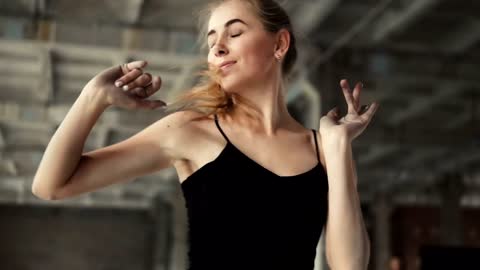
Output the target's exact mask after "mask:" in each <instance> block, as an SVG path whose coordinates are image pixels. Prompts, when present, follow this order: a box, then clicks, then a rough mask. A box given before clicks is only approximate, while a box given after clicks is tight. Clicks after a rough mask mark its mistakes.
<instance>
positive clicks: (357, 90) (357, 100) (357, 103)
mask: <svg viewBox="0 0 480 270" xmlns="http://www.w3.org/2000/svg"><path fill="white" fill-rule="evenodd" d="M362 88H363V83H361V82H358V83H357V84H356V85H355V88H353V93H352V96H353V105H354V109H355V111H356V112H359V110H360V91H361V90H362Z"/></svg>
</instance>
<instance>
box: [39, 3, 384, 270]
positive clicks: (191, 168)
mask: <svg viewBox="0 0 480 270" xmlns="http://www.w3.org/2000/svg"><path fill="white" fill-rule="evenodd" d="M245 5H246V4H245V3H244V2H240V1H227V2H225V3H223V4H222V5H220V6H219V7H218V8H217V9H215V11H214V12H213V13H212V15H211V17H210V21H209V29H210V31H209V33H211V35H209V36H208V43H209V47H210V51H209V54H208V62H209V63H210V64H211V65H215V66H217V67H219V66H221V65H222V63H225V61H233V62H234V64H231V65H229V66H227V67H224V68H223V78H222V87H223V89H224V90H225V91H228V92H235V93H237V94H239V95H242V97H244V98H246V99H248V100H249V101H251V102H252V103H253V104H255V106H256V107H257V108H258V109H259V111H260V119H258V120H255V121H253V120H251V119H249V118H248V117H244V116H242V115H236V116H226V117H222V118H220V125H221V126H222V129H223V130H224V131H225V133H226V134H227V136H228V137H229V139H230V140H231V142H232V143H233V144H234V145H235V146H236V147H237V148H238V149H239V150H240V151H242V152H243V153H244V154H246V155H247V156H248V157H250V158H251V159H252V160H254V161H255V162H257V163H258V164H259V165H260V166H263V167H265V168H266V169H268V170H270V171H271V172H273V173H275V174H277V175H281V176H291V175H296V174H300V173H302V172H305V171H307V170H309V169H311V168H312V167H314V166H315V165H316V163H317V159H316V155H315V144H314V141H313V138H312V133H311V131H310V130H309V129H307V128H305V127H303V126H302V125H301V124H300V123H298V122H296V121H295V120H294V119H293V117H292V116H291V115H290V114H289V113H288V110H287V106H286V103H285V100H284V96H283V88H284V82H283V74H282V70H281V67H282V61H283V59H284V57H285V54H286V53H287V51H288V48H289V42H290V35H289V32H288V31H286V30H285V29H282V30H280V31H278V32H277V33H274V34H272V33H268V32H266V31H265V30H264V28H263V26H262V24H261V21H260V19H259V18H257V17H256V16H255V14H254V12H252V11H251V9H249V8H248V7H247V6H245ZM237 19H240V20H241V22H240V21H239V20H237ZM212 30H213V31H212ZM146 64H147V63H146V62H145V61H136V62H132V63H128V65H126V66H122V67H118V66H116V67H111V68H109V69H107V70H105V71H102V72H101V73H99V74H98V75H97V76H95V77H94V78H92V80H90V81H89V82H88V83H87V85H86V86H85V87H84V89H83V90H82V92H81V94H80V96H79V97H78V99H77V100H76V101H75V103H74V104H73V106H72V108H71V109H70V111H69V112H68V113H67V116H66V117H65V119H64V120H63V121H62V123H61V125H60V127H59V128H58V130H57V131H56V132H55V134H54V135H53V137H52V139H51V141H50V142H49V144H48V146H47V149H46V150H45V154H44V156H43V158H42V161H41V162H40V165H39V167H38V169H37V172H36V174H35V177H34V181H33V185H32V192H33V193H34V194H35V195H36V196H38V197H40V198H42V199H45V200H58V199H64V198H68V197H72V196H76V195H79V194H83V193H87V192H91V191H94V190H97V189H100V188H103V187H105V186H108V185H112V184H116V183H120V182H126V181H131V180H133V179H135V178H137V177H140V176H142V175H146V174H150V173H153V172H156V171H159V170H162V169H164V168H168V167H172V166H174V167H175V168H176V170H177V173H178V176H179V180H180V181H184V180H185V179H186V178H187V177H188V176H190V175H192V173H194V172H195V171H197V170H198V169H199V168H201V167H202V166H204V165H205V164H206V163H208V162H211V161H213V160H214V159H215V158H216V157H217V156H218V155H219V154H220V152H221V151H222V150H223V148H224V147H225V144H226V141H225V139H224V138H223V137H222V135H221V134H220V132H219V131H218V130H217V128H216V127H215V124H214V122H213V119H212V118H211V117H210V118H206V119H203V120H194V119H195V118H196V117H198V116H199V115H198V114H197V113H194V112H177V113H173V114H171V115H168V116H166V117H164V118H162V119H160V120H158V121H157V122H155V123H154V124H152V125H150V126H148V127H146V128H145V129H143V130H142V131H140V132H139V133H137V134H136V135H134V136H132V137H131V138H129V139H127V140H124V141H122V142H119V143H117V144H114V145H110V146H107V147H103V148H100V149H96V150H94V151H91V152H87V153H82V149H83V145H84V143H85V140H86V138H87V136H88V134H89V133H90V131H91V129H92V127H93V125H94V124H95V122H96V121H97V120H98V117H99V116H100V115H101V113H102V112H103V111H104V110H106V109H107V108H108V107H110V106H117V107H121V108H125V109H130V110H131V109H155V108H158V107H160V106H162V105H165V102H163V101H150V100H147V99H148V97H149V96H150V95H152V94H153V93H155V92H156V91H158V90H159V89H160V86H161V80H160V78H159V77H153V76H152V75H150V74H148V73H144V72H143V68H145V67H146ZM116 81H122V82H123V84H128V85H129V88H128V90H127V91H123V90H122V89H121V88H119V87H117V86H115V82H116ZM340 86H341V88H342V90H343V93H344V95H345V100H346V102H347V105H348V112H347V114H346V115H345V116H343V117H341V116H340V115H339V113H338V112H335V110H331V111H330V112H329V113H328V114H327V115H325V116H323V117H322V118H321V120H320V129H319V130H318V131H317V135H318V136H317V137H318V139H319V148H320V149H319V150H320V154H321V163H322V166H323V167H324V168H325V170H326V171H327V174H328V185H329V194H328V196H329V197H328V201H329V205H328V207H329V211H328V217H327V224H326V231H325V234H326V254H327V261H328V263H329V265H330V266H331V267H332V269H366V268H367V266H368V261H369V256H370V244H369V240H368V235H367V233H366V230H365V225H364V222H363V218H362V215H361V209H360V200H359V197H358V192H357V190H356V183H357V175H356V172H355V164H354V160H353V155H352V149H351V142H352V141H353V139H355V138H356V137H357V136H359V135H360V134H361V133H362V132H363V131H364V130H365V128H366V127H367V125H368V124H369V122H370V120H371V119H372V117H373V115H374V113H375V112H376V110H377V108H378V104H377V103H373V104H372V105H371V106H370V108H369V109H368V110H361V108H360V92H361V88H362V86H361V84H357V85H356V86H355V87H354V89H353V90H351V89H350V86H349V85H348V83H347V82H346V80H342V81H341V83H340ZM120 87H121V86H120ZM252 142H255V143H252Z"/></svg>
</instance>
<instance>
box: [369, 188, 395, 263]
mask: <svg viewBox="0 0 480 270" xmlns="http://www.w3.org/2000/svg"><path fill="white" fill-rule="evenodd" d="M392 210H393V209H392V205H391V202H390V200H389V199H388V195H387V194H386V193H382V194H379V195H378V196H377V197H376V198H375V200H374V205H373V211H374V215H375V216H374V222H375V224H374V228H373V230H374V237H373V238H374V241H375V242H374V243H372V246H374V247H375V250H374V251H375V256H374V257H375V269H377V270H384V269H388V262H389V259H390V256H391V250H390V249H391V246H390V231H391V224H390V216H391V213H392ZM372 257H373V256H372Z"/></svg>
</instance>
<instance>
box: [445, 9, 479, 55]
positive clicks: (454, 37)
mask: <svg viewBox="0 0 480 270" xmlns="http://www.w3.org/2000/svg"><path fill="white" fill-rule="evenodd" d="M462 20H464V23H463V24H462V26H461V27H458V28H457V29H455V31H450V32H449V33H447V34H446V35H444V36H443V41H441V42H439V44H440V47H441V48H442V49H443V50H444V51H447V52H451V53H461V52H465V51H466V50H468V49H469V48H471V47H472V46H473V45H474V44H475V43H477V42H478V41H480V20H479V19H477V18H473V17H467V18H462Z"/></svg>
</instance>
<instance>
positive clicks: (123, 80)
mask: <svg viewBox="0 0 480 270" xmlns="http://www.w3.org/2000/svg"><path fill="white" fill-rule="evenodd" d="M142 73H143V72H142V70H141V69H138V68H135V69H132V70H130V71H128V72H127V73H126V74H125V75H124V76H122V77H120V78H119V79H118V80H116V81H115V86H116V87H124V86H125V85H127V84H128V83H130V82H131V81H133V80H135V79H137V78H138V76H140V75H142ZM124 89H125V88H124ZM130 89H132V88H130ZM127 90H128V87H127Z"/></svg>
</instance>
